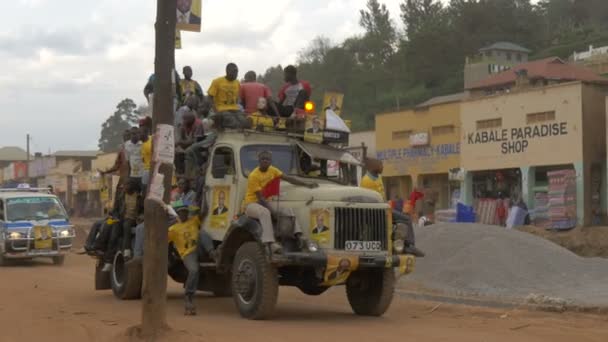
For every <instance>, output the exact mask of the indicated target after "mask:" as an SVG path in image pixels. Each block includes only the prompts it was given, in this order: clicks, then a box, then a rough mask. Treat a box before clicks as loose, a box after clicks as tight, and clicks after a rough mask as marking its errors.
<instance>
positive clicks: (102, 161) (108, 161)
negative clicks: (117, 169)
mask: <svg viewBox="0 0 608 342" xmlns="http://www.w3.org/2000/svg"><path fill="white" fill-rule="evenodd" d="M117 154H118V153H116V152H111V153H103V154H99V155H98V156H97V158H95V159H93V164H92V166H91V168H92V169H93V170H94V171H96V170H106V169H109V168H111V167H112V166H114V162H115V161H116V155H117Z"/></svg>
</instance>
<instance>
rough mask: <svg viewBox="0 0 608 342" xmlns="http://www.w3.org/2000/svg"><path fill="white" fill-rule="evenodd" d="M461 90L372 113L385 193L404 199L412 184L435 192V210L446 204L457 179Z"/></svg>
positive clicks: (455, 191) (454, 190)
mask: <svg viewBox="0 0 608 342" xmlns="http://www.w3.org/2000/svg"><path fill="white" fill-rule="evenodd" d="M463 97H464V94H463V93H460V94H453V95H447V96H441V97H436V98H433V99H431V100H429V101H427V102H425V103H422V104H420V105H418V106H416V107H415V108H413V109H410V110H406V111H400V112H394V113H385V114H379V115H377V116H376V153H377V156H378V158H379V159H380V160H382V161H383V162H384V173H383V179H384V183H385V189H386V191H387V196H388V198H390V199H394V198H395V197H396V196H399V197H400V198H407V197H409V194H410V193H411V192H412V190H413V189H414V188H417V189H421V190H422V189H424V190H429V191H430V192H432V193H434V194H436V203H435V209H444V208H448V207H450V206H451V204H452V201H451V199H452V197H454V194H458V188H459V186H460V184H459V183H458V182H452V181H450V177H449V173H450V170H456V169H458V168H459V165H460V130H459V126H460V101H461V100H462V99H463Z"/></svg>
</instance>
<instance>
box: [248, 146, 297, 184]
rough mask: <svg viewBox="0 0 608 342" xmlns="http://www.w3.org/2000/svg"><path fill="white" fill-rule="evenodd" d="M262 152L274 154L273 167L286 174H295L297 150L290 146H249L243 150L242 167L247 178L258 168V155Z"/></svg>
mask: <svg viewBox="0 0 608 342" xmlns="http://www.w3.org/2000/svg"><path fill="white" fill-rule="evenodd" d="M262 151H270V152H272V165H273V166H274V167H276V168H278V169H279V170H281V172H283V173H284V174H287V175H288V174H295V173H297V171H296V160H295V150H294V147H293V146H290V145H247V146H245V147H243V148H242V149H241V166H242V168H243V174H244V175H245V177H248V176H249V173H251V171H253V170H254V169H255V168H256V167H258V164H259V161H258V154H259V153H260V152H262Z"/></svg>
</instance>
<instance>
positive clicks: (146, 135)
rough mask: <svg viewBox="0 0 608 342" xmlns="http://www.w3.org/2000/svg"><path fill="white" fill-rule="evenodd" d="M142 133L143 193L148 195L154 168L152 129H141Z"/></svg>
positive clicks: (145, 127) (143, 127) (144, 127)
mask: <svg viewBox="0 0 608 342" xmlns="http://www.w3.org/2000/svg"><path fill="white" fill-rule="evenodd" d="M140 132H141V160H142V162H143V166H144V171H143V173H142V176H141V184H142V188H141V191H142V193H143V195H144V196H145V195H146V192H147V190H148V183H149V181H150V168H151V167H152V136H151V135H150V129H149V128H148V127H147V126H142V127H140Z"/></svg>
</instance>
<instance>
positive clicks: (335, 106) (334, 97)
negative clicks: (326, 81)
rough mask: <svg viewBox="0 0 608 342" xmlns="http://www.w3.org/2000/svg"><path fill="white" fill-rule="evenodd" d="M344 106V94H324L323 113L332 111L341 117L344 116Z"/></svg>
mask: <svg viewBox="0 0 608 342" xmlns="http://www.w3.org/2000/svg"><path fill="white" fill-rule="evenodd" d="M343 104H344V94H342V93H336V92H326V93H325V94H323V113H325V111H326V110H328V109H331V110H333V111H334V113H336V114H338V116H340V115H341V114H342V105H343Z"/></svg>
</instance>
